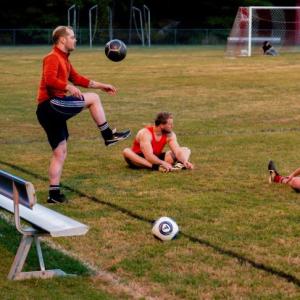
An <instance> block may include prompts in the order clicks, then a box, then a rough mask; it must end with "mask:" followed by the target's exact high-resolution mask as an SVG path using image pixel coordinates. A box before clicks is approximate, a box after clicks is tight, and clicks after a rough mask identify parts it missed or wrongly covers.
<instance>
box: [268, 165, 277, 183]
mask: <svg viewBox="0 0 300 300" xmlns="http://www.w3.org/2000/svg"><path fill="white" fill-rule="evenodd" d="M268 170H269V173H270V175H269V183H272V182H274V180H275V177H276V176H278V175H279V173H278V172H277V170H276V167H275V164H274V162H273V160H270V161H269V164H268Z"/></svg>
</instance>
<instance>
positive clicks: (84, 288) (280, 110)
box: [0, 47, 300, 299]
mask: <svg viewBox="0 0 300 300" xmlns="http://www.w3.org/2000/svg"><path fill="white" fill-rule="evenodd" d="M48 50H49V48H47V47H44V48H1V49H0V67H1V81H0V116H1V118H0V128H1V131H0V149H1V150H0V167H1V168H2V169H4V170H7V171H9V172H13V173H15V174H17V175H19V176H21V177H23V178H26V179H28V180H30V181H32V182H33V183H34V185H35V187H36V189H37V194H38V199H39V203H41V204H45V205H47V204H46V196H47V188H48V183H47V168H48V163H49V158H50V153H51V152H50V147H49V146H48V144H47V141H46V137H45V134H44V132H43V130H42V129H41V128H40V126H39V124H38V122H37V120H36V116H35V109H36V103H35V97H36V91H37V87H38V83H39V80H40V72H41V59H42V57H43V56H44V55H45V54H46V53H47V52H48ZM299 59H300V54H282V55H280V56H279V57H262V56H261V57H252V58H238V59H228V58H225V57H224V52H223V50H220V49H219V50H218V49H208V48H201V47H176V48H172V47H161V48H158V47H153V48H151V49H146V48H145V49H141V48H134V47H132V48H130V47H129V49H128V56H127V58H126V59H125V60H124V61H123V62H121V63H113V62H110V61H108V60H107V59H106V58H105V56H104V54H103V50H102V49H93V50H90V49H85V48H78V49H77V50H76V52H74V53H73V54H72V56H71V61H72V63H73V65H74V66H75V67H76V69H77V70H78V71H79V72H81V73H82V74H85V75H87V76H88V77H90V78H92V79H95V80H99V81H103V82H108V83H112V84H114V85H115V86H116V87H117V88H118V95H117V96H115V97H110V96H108V95H105V94H103V93H101V94H100V95H101V99H102V102H103V105H104V107H105V110H106V114H107V119H108V121H109V123H110V124H111V125H112V126H116V127H117V128H120V129H121V128H131V130H132V132H133V135H135V134H136V133H137V131H138V130H139V129H140V128H141V127H142V126H144V125H146V124H149V123H151V122H152V120H153V118H154V116H155V115H156V113H157V112H159V111H171V112H173V114H174V118H175V119H174V121H175V128H174V130H175V132H176V133H177V136H178V140H179V142H180V144H181V145H185V146H188V147H190V149H191V150H192V157H191V160H192V162H193V163H194V164H195V170H193V171H183V172H181V173H176V174H161V173H157V172H151V171H148V170H141V171H136V170H130V169H129V168H128V167H127V165H126V163H125V162H124V161H123V159H122V156H121V153H122V149H123V148H124V147H127V146H129V145H131V143H132V141H133V137H131V138H130V139H129V140H128V141H125V142H122V143H120V144H118V145H116V146H114V147H111V148H105V146H104V145H103V141H102V140H101V139H100V138H99V133H98V131H97V129H96V127H95V125H94V124H93V122H92V120H91V118H90V116H89V113H88V111H86V112H83V113H81V114H80V115H78V116H76V117H75V118H73V119H71V120H70V121H69V131H70V140H69V144H68V151H69V152H68V158H67V161H66V164H65V168H64V173H63V180H62V183H63V185H64V186H65V191H66V193H67V196H68V197H69V199H70V202H69V204H68V205H61V206H51V207H52V208H53V209H55V210H57V211H60V212H62V213H64V214H66V215H68V216H70V217H72V218H75V219H77V220H79V221H81V222H83V223H86V224H88V225H89V226H90V230H89V232H88V234H87V235H85V236H84V237H76V238H75V237H74V238H60V239H52V240H51V241H52V242H53V243H54V244H55V245H56V246H57V247H59V248H62V249H65V250H67V251H68V252H70V253H73V254H74V256H75V257H76V258H77V259H78V260H81V262H83V263H88V264H90V265H92V266H93V267H94V269H96V270H99V271H105V272H107V273H108V274H110V275H112V276H113V277H114V278H117V280H116V281H117V283H116V282H115V281H113V280H111V281H110V280H102V279H101V276H99V275H96V274H95V273H93V272H91V274H90V275H89V276H87V275H86V272H85V271H81V269H80V268H79V267H78V268H79V270H78V271H77V273H78V275H79V277H77V278H76V279H74V278H65V279H55V280H47V281H26V282H22V283H17V285H16V283H14V282H8V281H7V280H6V275H7V273H8V271H9V268H10V265H11V262H12V259H13V257H14V254H15V250H16V245H17V243H16V245H15V246H12V245H11V243H10V242H9V241H7V242H6V240H7V239H9V236H10V234H11V238H12V239H15V235H17V233H16V231H14V230H12V229H10V231H9V234H5V235H4V238H3V237H2V236H1V243H0V253H1V254H0V255H1V261H3V262H4V263H3V264H2V263H1V281H0V287H1V288H0V295H1V298H4V299H14V298H18V296H19V295H20V293H21V292H20V291H22V293H21V294H22V296H23V297H24V298H26V297H27V298H36V299H38V298H39V297H40V295H41V293H42V291H43V293H44V294H43V295H44V296H43V298H46V299H47V298H48V299H50V298H52V297H53V289H55V298H57V299H63V298H65V299H68V297H69V298H70V297H71V295H72V297H73V298H75V299H85V298H86V299H93V298H95V299H96V298H97V299H99V298H100V299H102V298H105V297H107V298H109V299H111V298H112V299H113V298H118V299H124V298H143V297H144V298H150V297H156V298H158V299H224V298H225V299H226V298H227V299H258V298H259V299H299V297H300V254H299V253H300V246H299V242H300V230H299V225H300V196H299V195H298V194H296V193H294V192H292V190H291V189H289V188H288V187H286V186H281V185H276V186H275V185H269V184H268V183H267V178H268V173H267V163H268V160H269V159H270V158H272V159H274V160H275V162H277V165H278V167H279V169H280V171H281V172H282V173H283V174H288V173H289V172H291V171H292V170H293V169H295V168H296V167H299V165H300V159H299V158H300V154H299V144H300V124H299V122H300V105H299V97H300V85H299V69H300V60H299ZM164 215H166V216H169V217H172V218H174V219H175V220H176V222H177V223H178V224H179V227H180V230H181V232H182V233H181V234H180V235H179V237H178V239H176V240H174V241H172V242H168V243H162V242H159V241H157V240H156V239H154V238H153V236H152V235H151V220H155V219H157V218H158V217H160V216H164ZM0 225H1V227H0V229H1V231H2V227H4V228H6V227H7V225H5V223H3V225H2V223H0ZM1 234H2V232H1ZM49 251H50V250H49ZM53 251H54V250H53ZM55 255H58V254H57V253H56V252H55ZM62 257H63V254H62ZM70 259H71V258H70ZM47 260H48V261H49V260H50V264H51V267H52V268H54V267H56V268H62V269H63V268H64V264H63V263H61V262H62V261H63V260H64V259H63V258H60V259H59V260H57V259H53V260H51V255H50V257H49V256H48V257H47ZM56 261H57V263H58V265H55V263H56ZM77 264H80V263H79V262H77ZM46 265H47V261H46ZM66 267H67V266H66ZM67 269H68V267H67ZM76 270H77V267H76V268H75V272H76ZM73 272H74V271H73ZM78 285H79V287H80V288H78ZM99 293H101V295H100V294H99ZM101 297H102V298H101Z"/></svg>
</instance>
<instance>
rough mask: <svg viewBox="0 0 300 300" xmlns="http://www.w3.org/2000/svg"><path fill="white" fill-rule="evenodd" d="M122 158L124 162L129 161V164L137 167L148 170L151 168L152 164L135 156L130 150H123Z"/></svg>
mask: <svg viewBox="0 0 300 300" xmlns="http://www.w3.org/2000/svg"><path fill="white" fill-rule="evenodd" d="M123 156H124V158H125V160H126V158H127V159H129V160H130V161H131V163H132V164H134V165H135V166H137V167H140V168H148V169H151V168H152V164H151V163H150V162H149V161H147V160H146V159H145V158H143V157H141V156H139V155H137V154H136V153H135V152H133V151H132V150H131V149H130V148H125V149H124V150H123Z"/></svg>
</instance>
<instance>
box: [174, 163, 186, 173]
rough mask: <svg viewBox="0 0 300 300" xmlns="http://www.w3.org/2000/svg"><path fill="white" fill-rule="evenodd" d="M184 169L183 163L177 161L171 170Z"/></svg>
mask: <svg viewBox="0 0 300 300" xmlns="http://www.w3.org/2000/svg"><path fill="white" fill-rule="evenodd" d="M185 169H186V167H185V166H184V164H182V163H181V162H177V163H175V165H174V166H173V169H172V171H180V170H185Z"/></svg>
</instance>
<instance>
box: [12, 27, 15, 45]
mask: <svg viewBox="0 0 300 300" xmlns="http://www.w3.org/2000/svg"><path fill="white" fill-rule="evenodd" d="M12 36H13V45H14V46H16V30H15V29H13V30H12Z"/></svg>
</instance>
